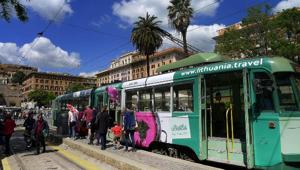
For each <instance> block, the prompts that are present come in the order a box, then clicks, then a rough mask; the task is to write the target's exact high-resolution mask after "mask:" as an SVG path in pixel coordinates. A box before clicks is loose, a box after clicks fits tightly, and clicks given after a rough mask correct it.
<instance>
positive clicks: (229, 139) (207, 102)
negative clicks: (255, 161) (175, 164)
mask: <svg viewBox="0 0 300 170" xmlns="http://www.w3.org/2000/svg"><path fill="white" fill-rule="evenodd" d="M201 110H202V113H201V118H202V121H201V122H202V136H201V137H202V143H201V145H202V148H203V145H204V144H206V146H205V147H204V148H206V150H205V151H202V155H204V154H205V156H202V159H208V160H212V161H217V162H224V163H230V164H236V165H242V166H245V165H246V160H247V159H246V156H247V154H246V130H245V111H244V87H243V73H242V72H241V71H240V72H227V73H220V74H210V75H205V76H204V77H203V78H202V81H201Z"/></svg>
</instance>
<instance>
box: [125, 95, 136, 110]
mask: <svg viewBox="0 0 300 170" xmlns="http://www.w3.org/2000/svg"><path fill="white" fill-rule="evenodd" d="M137 104H138V95H137V91H127V92H126V107H129V106H130V107H134V108H135V109H136V108H137Z"/></svg>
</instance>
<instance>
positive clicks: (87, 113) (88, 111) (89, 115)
mask: <svg viewBox="0 0 300 170" xmlns="http://www.w3.org/2000/svg"><path fill="white" fill-rule="evenodd" d="M93 112H94V111H93V109H92V107H91V106H86V108H85V110H84V114H83V119H84V120H85V122H86V125H87V128H88V140H89V142H88V144H92V143H93V135H92V123H93V122H92V121H93V119H94V113H93Z"/></svg>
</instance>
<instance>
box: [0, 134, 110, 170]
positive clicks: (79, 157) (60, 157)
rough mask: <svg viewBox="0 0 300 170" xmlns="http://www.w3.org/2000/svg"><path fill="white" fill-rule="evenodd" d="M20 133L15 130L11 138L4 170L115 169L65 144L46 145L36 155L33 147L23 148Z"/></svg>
mask: <svg viewBox="0 0 300 170" xmlns="http://www.w3.org/2000/svg"><path fill="white" fill-rule="evenodd" d="M22 134H23V132H22V131H17V132H16V133H15V134H14V135H13V137H12V139H11V146H12V151H13V153H14V154H13V155H11V156H9V157H6V158H5V159H3V160H2V163H3V168H4V169H5V170H6V169H12V170H14V169H16V170H17V169H23V170H41V169H56V170H64V169H74V170H78V169H95V170H96V169H112V170H113V169H116V168H114V167H112V166H109V165H107V164H105V163H103V162H101V161H99V160H96V159H94V158H92V157H89V156H86V155H85V154H83V153H81V152H79V151H77V150H74V149H71V148H69V147H67V146H66V145H59V146H54V145H50V146H49V145H47V148H46V152H45V153H41V154H39V155H36V150H35V149H31V150H26V149H25V147H24V146H25V142H24V140H23V136H22Z"/></svg>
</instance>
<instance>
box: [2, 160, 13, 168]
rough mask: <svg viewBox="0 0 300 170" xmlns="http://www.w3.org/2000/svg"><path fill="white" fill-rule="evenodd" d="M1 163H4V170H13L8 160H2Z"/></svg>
mask: <svg viewBox="0 0 300 170" xmlns="http://www.w3.org/2000/svg"><path fill="white" fill-rule="evenodd" d="M1 162H2V167H3V170H11V169H10V166H9V163H8V159H7V158H4V159H2V161H1Z"/></svg>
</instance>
